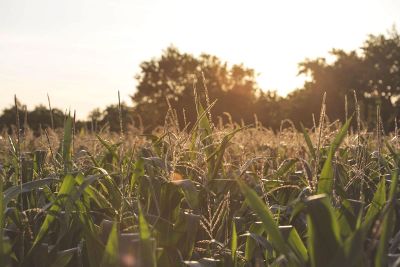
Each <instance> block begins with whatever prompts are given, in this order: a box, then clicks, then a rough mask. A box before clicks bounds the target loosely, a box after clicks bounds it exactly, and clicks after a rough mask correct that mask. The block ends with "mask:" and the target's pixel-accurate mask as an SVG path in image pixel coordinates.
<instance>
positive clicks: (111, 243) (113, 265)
mask: <svg viewBox="0 0 400 267" xmlns="http://www.w3.org/2000/svg"><path fill="white" fill-rule="evenodd" d="M118 232H119V231H118V223H117V222H114V223H113V226H112V228H111V232H110V234H109V236H108V240H107V244H106V249H105V251H104V255H103V259H102V260H101V265H100V266H101V267H117V266H119V245H118V237H119V236H118Z"/></svg>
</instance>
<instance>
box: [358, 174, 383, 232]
mask: <svg viewBox="0 0 400 267" xmlns="http://www.w3.org/2000/svg"><path fill="white" fill-rule="evenodd" d="M385 202H386V185H385V179H384V178H382V179H381V181H380V182H379V184H378V187H377V189H376V192H375V194H374V197H373V199H372V202H371V204H370V206H369V208H368V211H367V214H366V215H365V218H364V222H363V224H362V227H363V228H365V230H366V231H369V229H370V227H371V226H372V224H373V222H374V220H375V218H376V216H377V215H378V214H379V212H380V211H381V210H382V209H383V206H384V205H385Z"/></svg>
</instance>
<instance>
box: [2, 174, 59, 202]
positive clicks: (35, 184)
mask: <svg viewBox="0 0 400 267" xmlns="http://www.w3.org/2000/svg"><path fill="white" fill-rule="evenodd" d="M56 182H60V180H59V179H56V178H44V179H40V180H35V181H31V182H26V183H24V184H22V185H15V186H11V187H9V188H8V189H7V190H6V191H4V205H5V206H7V204H8V202H10V200H12V199H14V198H16V197H18V195H19V194H21V193H27V192H30V191H33V190H37V189H38V188H40V187H43V186H45V185H50V184H52V183H56Z"/></svg>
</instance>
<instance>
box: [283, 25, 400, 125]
mask: <svg viewBox="0 0 400 267" xmlns="http://www.w3.org/2000/svg"><path fill="white" fill-rule="evenodd" d="M331 55H333V56H334V61H333V62H332V63H328V62H327V61H326V59H325V58H317V59H313V60H305V61H304V62H302V63H300V64H299V74H303V75H306V76H308V77H309V78H310V80H309V81H307V82H306V83H305V84H304V86H303V88H301V90H298V91H294V92H293V93H292V94H289V96H288V102H289V105H290V107H291V108H290V112H289V114H288V115H289V117H290V118H291V119H293V120H294V121H303V122H304V121H305V122H307V124H308V125H310V124H311V116H310V115H311V113H314V114H316V115H317V114H318V113H319V110H320V108H321V101H322V96H323V94H324V92H326V93H327V98H326V104H327V114H328V115H329V117H330V118H331V119H344V117H345V114H344V113H345V108H344V106H345V96H346V95H347V96H348V98H349V100H350V99H353V98H352V96H353V92H354V91H355V92H356V96H357V98H358V101H359V103H361V107H362V116H363V119H364V120H365V121H367V122H368V123H369V126H370V127H373V126H374V123H375V121H376V106H377V105H379V106H380V109H381V116H382V118H383V121H384V122H385V126H386V128H390V127H391V126H393V120H394V118H395V117H396V116H397V114H398V109H399V107H400V105H399V104H400V103H399V102H398V99H399V96H400V37H399V34H398V33H397V31H396V30H393V31H391V32H390V33H389V34H388V35H387V36H385V35H378V36H374V35H370V36H369V37H368V39H367V40H366V41H365V42H364V44H363V46H362V47H361V49H360V50H359V51H350V52H345V51H343V50H340V49H333V50H332V51H331ZM348 103H349V108H351V110H354V101H349V102H348ZM299 110H301V111H302V112H301V113H299V112H298V111H299ZM302 114H307V116H309V117H308V118H301V117H302Z"/></svg>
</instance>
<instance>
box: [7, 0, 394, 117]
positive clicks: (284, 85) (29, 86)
mask: <svg viewBox="0 0 400 267" xmlns="http://www.w3.org/2000/svg"><path fill="white" fill-rule="evenodd" d="M399 14H400V2H399V1H395V0H384V1H378V0H376V1H372V0H370V1H344V0H341V1H317V0H313V1H209V0H207V1H183V0H182V1H179V0H173V1H161V0H151V1H128V0H108V1H95V0H84V1H83V0H71V1H50V0H35V1H31V0H3V1H1V2H0V92H1V93H2V96H3V97H1V98H0V108H1V109H3V108H5V107H7V106H9V105H11V104H12V101H13V100H12V98H10V96H11V95H13V94H16V95H17V96H18V97H19V98H20V99H21V101H22V102H23V103H26V104H28V107H30V108H31V107H33V106H35V105H37V104H39V103H46V101H47V100H46V94H47V93H49V95H50V97H51V99H52V102H53V104H54V106H57V107H61V108H65V107H69V108H71V109H72V110H77V113H78V117H80V118H85V117H86V115H87V114H88V112H89V111H90V110H92V109H93V108H95V107H99V106H102V105H106V104H111V103H115V102H116V101H117V91H118V90H119V91H120V92H121V95H122V97H123V99H124V100H125V101H126V102H127V103H129V104H130V99H129V95H132V94H133V93H134V90H135V80H134V78H133V77H134V75H135V74H136V73H137V72H138V70H139V64H140V63H141V62H142V61H144V60H148V59H150V58H152V57H157V56H159V55H160V54H161V52H162V50H163V49H165V48H166V47H167V46H169V45H170V44H173V45H175V46H176V47H178V48H179V49H180V50H181V51H183V52H188V53H193V54H195V55H198V54H200V53H201V52H205V53H209V54H214V55H216V56H218V57H220V58H221V59H222V60H224V61H228V62H229V63H231V64H235V63H243V64H244V65H245V66H247V67H250V68H254V69H255V70H256V72H257V73H259V77H258V81H259V84H260V86H261V87H262V88H263V89H265V90H267V89H276V90H277V91H278V92H279V93H280V94H281V95H285V94H287V93H288V92H290V91H291V90H293V89H295V88H296V87H300V86H301V85H302V83H303V81H304V77H296V75H297V72H298V68H297V64H298V63H299V62H301V61H303V60H304V59H305V58H315V57H318V56H326V55H327V52H328V51H329V50H331V49H332V48H334V47H335V48H342V49H347V50H350V49H356V48H357V47H359V46H360V45H361V44H362V42H363V40H365V38H366V37H367V35H368V34H379V33H385V31H386V30H388V29H390V28H391V27H392V26H393V25H400V16H399ZM37 96H41V97H37Z"/></svg>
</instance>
